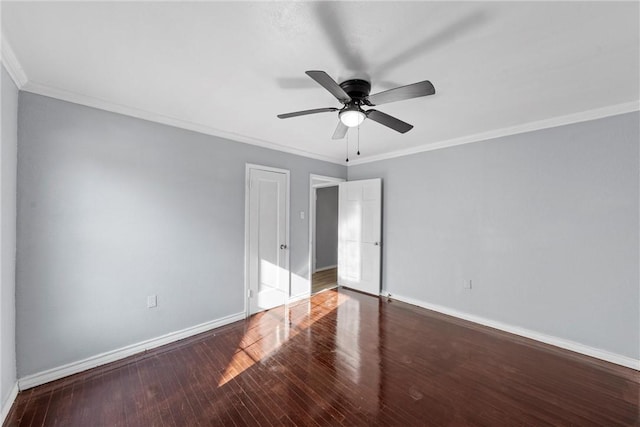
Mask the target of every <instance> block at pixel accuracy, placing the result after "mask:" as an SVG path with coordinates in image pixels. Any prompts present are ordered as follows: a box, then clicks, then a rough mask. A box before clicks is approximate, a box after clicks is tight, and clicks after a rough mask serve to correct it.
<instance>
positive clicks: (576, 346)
mask: <svg viewBox="0 0 640 427" xmlns="http://www.w3.org/2000/svg"><path fill="white" fill-rule="evenodd" d="M382 296H384V297H385V298H391V299H395V300H398V301H402V302H406V303H407V304H411V305H416V306H418V307H422V308H426V309H427V310H433V311H437V312H438V313H442V314H446V315H449V316H453V317H457V318H459V319H463V320H468V321H469V322H473V323H478V324H480V325H484V326H488V327H490V328H494V329H498V330H501V331H504V332H509V333H511V334H515V335H519V336H521V337H525V338H530V339H532V340H536V341H540V342H543V343H545V344H550V345H553V346H556V347H560V348H564V349H566V350H570V351H574V352H576V353H580V354H584V355H587V356H591V357H595V358H596V359H601V360H605V361H607V362H611V363H615V364H616V365H621V366H625V367H627V368H631V369H635V370H640V359H633V358H631V357H627V356H623V355H621V354H616V353H611V352H609V351H606V350H601V349H599V348H594V347H590V346H588V345H584V344H580V343H577V342H575V341H571V340H567V339H564V338H559V337H556V336H553V335H547V334H543V333H541V332H536V331H532V330H530V329H526V328H521V327H519V326H512V325H508V324H506V323H502V322H499V321H496V320H490V319H487V318H484V317H481V316H476V315H475V314H468V313H465V312H462V311H458V310H455V309H453V308H449V307H444V306H441V305H437V304H431V303H427V302H424V301H420V300H418V299H415V298H411V297H405V296H401V295H397V294H393V295H389V294H388V293H387V294H385V295H382Z"/></svg>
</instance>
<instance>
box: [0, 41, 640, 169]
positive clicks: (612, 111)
mask: <svg viewBox="0 0 640 427" xmlns="http://www.w3.org/2000/svg"><path fill="white" fill-rule="evenodd" d="M5 46H6V47H5ZM2 51H3V62H4V63H5V67H6V68H7V71H8V72H9V74H10V75H11V77H12V78H13V80H14V81H15V82H16V85H17V86H18V89H21V90H24V91H26V92H31V93H35V94H38V95H43V96H48V97H52V98H56V99H61V100H63V101H68V102H72V103H75V104H80V105H85V106H88V107H93V108H98V109H101V110H105V111H111V112H114V113H118V114H124V115H127V116H131V117H136V118H139V119H143V120H149V121H152V122H156V123H162V124H165V125H169V126H173V127H177V128H181V129H187V130H191V131H194V132H199V133H203V134H206V135H213V136H217V137H220V138H225V139H228V140H231V141H237V142H241V143H245V144H250V145H255V146H258V147H263V148H268V149H271V150H276V151H281V152H284V153H289V154H294V155H298V156H303V157H307V158H311V159H316V160H322V161H325V162H330V163H334V164H338V165H344V163H343V161H342V160H338V159H335V158H333V157H329V156H324V155H321V154H317V153H312V152H308V151H304V150H300V149H297V148H293V147H289V146H285V145H280V144H277V143H274V142H270V141H266V140H263V139H259V138H254V137H250V136H246V135H241V134H238V133H234V132H227V131H224V130H221V129H216V128H213V127H210V126H206V125H203V124H199V123H193V122H190V121H187V120H182V119H178V118H175V117H170V116H165V115H162V114H158V113H154V112H151V111H146V110H141V109H138V108H134V107H129V106H126V105H121V104H116V103H113V102H110V101H107V100H104V99H100V98H96V97H92V96H86V95H81V94H78V93H75V92H71V91H68V90H64V89H59V88H54V87H52V86H48V85H44V84H41V83H37V82H33V81H29V80H28V79H27V75H26V74H25V72H24V70H23V69H22V67H21V66H20V64H19V62H18V61H17V59H16V57H15V55H14V54H13V51H12V50H11V48H10V47H9V46H8V44H7V43H6V41H5V38H4V37H3V38H2ZM638 110H640V102H639V101H632V102H627V103H623V104H617V105H610V106H607V107H602V108H596V109H592V110H587V111H583V112H579V113H572V114H567V115H564V116H558V117H552V118H549V119H543V120H538V121H533V122H528V123H523V124H519V125H516V126H511V127H507V128H502V129H494V130H490V131H487V132H482V133H478V134H473V135H466V136H462V137H458V138H453V139H448V140H444V141H436V142H433V143H427V144H423V145H419V146H416V147H410V148H407V149H403V150H396V151H392V152H388V153H383V154H379V155H375V156H371V157H365V158H360V159H353V160H351V161H350V162H349V165H347V169H348V168H349V167H350V166H356V165H360V164H364V163H371V162H377V161H380V160H386V159H392V158H395V157H402V156H409V155H411V154H417V153H422V152H425V151H431V150H438V149H441V148H447V147H454V146H456V145H463V144H469V143H472V142H479V141H486V140H489V139H495V138H500V137H504V136H509V135H516V134H520V133H525V132H532V131H536V130H542V129H549V128H553V127H558V126H564V125H568V124H572V123H580V122H585V121H589V120H596V119H601V118H604V117H609V116H615V115H618V114H625V113H630V112H633V111H638Z"/></svg>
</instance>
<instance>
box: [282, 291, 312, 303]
mask: <svg viewBox="0 0 640 427" xmlns="http://www.w3.org/2000/svg"><path fill="white" fill-rule="evenodd" d="M310 296H311V294H310V293H309V292H305V293H303V294H299V295H294V296H292V297H290V298H289V300H288V301H287V304H291V303H293V302H298V301H300V300H303V299H305V298H309V297H310Z"/></svg>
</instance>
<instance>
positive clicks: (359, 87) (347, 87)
mask: <svg viewBox="0 0 640 427" xmlns="http://www.w3.org/2000/svg"><path fill="white" fill-rule="evenodd" d="M340 87H341V88H342V90H344V91H345V92H347V95H349V96H350V97H351V99H352V100H355V101H360V103H361V102H362V100H364V99H365V98H366V97H367V96H369V92H371V83H369V82H368V81H366V80H360V79H352V80H345V81H344V82H342V83H340Z"/></svg>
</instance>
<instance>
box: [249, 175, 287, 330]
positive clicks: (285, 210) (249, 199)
mask: <svg viewBox="0 0 640 427" xmlns="http://www.w3.org/2000/svg"><path fill="white" fill-rule="evenodd" d="M252 170H263V171H268V172H278V173H283V174H285V179H286V188H287V195H286V197H285V216H286V218H285V234H286V239H285V240H286V241H285V245H287V253H286V255H285V256H286V257H287V266H288V267H287V268H288V269H289V271H288V276H289V289H288V295H287V300H288V298H289V297H291V248H290V239H291V236H290V228H291V227H290V222H291V215H290V213H291V212H290V209H291V172H290V171H289V170H288V169H280V168H274V167H271V166H263V165H258V164H254V163H246V164H245V172H244V298H243V301H244V316H245V318H248V317H249V316H250V315H251V314H250V313H249V307H250V305H249V288H250V285H249V215H250V212H249V204H250V195H249V187H250V185H251V171H252ZM286 302H287V301H285V303H286Z"/></svg>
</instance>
